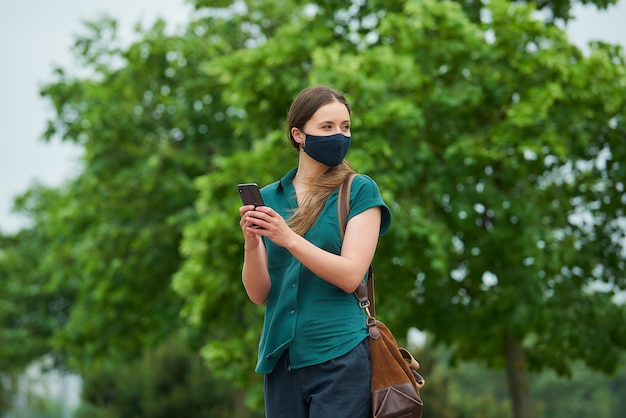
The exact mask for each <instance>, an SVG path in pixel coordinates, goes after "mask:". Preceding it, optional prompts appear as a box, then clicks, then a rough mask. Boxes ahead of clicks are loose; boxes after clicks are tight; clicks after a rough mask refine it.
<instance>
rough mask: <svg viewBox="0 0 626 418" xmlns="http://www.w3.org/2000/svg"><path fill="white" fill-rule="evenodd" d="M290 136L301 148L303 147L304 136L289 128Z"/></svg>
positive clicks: (298, 130)
mask: <svg viewBox="0 0 626 418" xmlns="http://www.w3.org/2000/svg"><path fill="white" fill-rule="evenodd" d="M291 136H292V137H293V139H294V141H296V142H297V143H298V144H300V146H301V147H304V140H305V139H306V135H305V134H304V132H302V131H301V130H300V129H298V128H295V127H294V128H291Z"/></svg>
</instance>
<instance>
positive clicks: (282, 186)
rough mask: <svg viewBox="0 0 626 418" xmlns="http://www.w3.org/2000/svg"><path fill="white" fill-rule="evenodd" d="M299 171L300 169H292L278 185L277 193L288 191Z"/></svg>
mask: <svg viewBox="0 0 626 418" xmlns="http://www.w3.org/2000/svg"><path fill="white" fill-rule="evenodd" d="M297 171H298V167H294V168H292V169H291V170H290V171H289V172H288V173H287V174H285V175H284V176H283V178H281V179H280V181H279V182H278V184H277V185H276V191H279V190H281V189H282V190H283V191H284V190H287V189H288V188H289V187H290V186H292V185H293V178H294V177H295V176H296V172H297Z"/></svg>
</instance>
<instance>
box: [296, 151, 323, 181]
mask: <svg viewBox="0 0 626 418" xmlns="http://www.w3.org/2000/svg"><path fill="white" fill-rule="evenodd" d="M327 170H328V166H326V165H324V164H321V163H318V162H317V161H315V160H314V159H313V158H311V157H309V156H308V155H307V154H306V153H305V152H304V151H300V158H299V162H298V171H297V172H296V175H295V177H294V179H293V183H294V185H296V186H300V185H303V186H304V185H306V183H307V181H308V180H309V179H314V178H317V177H319V176H321V175H322V174H324V173H325V172H326V171H327Z"/></svg>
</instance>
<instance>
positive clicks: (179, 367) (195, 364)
mask: <svg viewBox="0 0 626 418" xmlns="http://www.w3.org/2000/svg"><path fill="white" fill-rule="evenodd" d="M234 399H235V398H234V388H233V387H232V386H231V385H230V384H229V383H227V382H224V381H222V380H218V379H216V378H214V377H212V375H211V373H210V372H209V371H208V370H207V369H206V368H205V367H204V365H203V363H202V359H201V358H200V356H199V355H198V354H197V353H193V352H191V351H190V350H189V349H188V348H186V347H185V346H184V344H182V343H180V342H176V341H172V342H169V343H167V344H165V345H164V346H162V347H160V348H158V349H157V350H155V351H153V352H150V353H147V354H146V355H145V356H144V358H143V359H142V360H140V361H138V362H137V363H134V364H130V365H127V366H120V367H116V368H114V369H111V370H103V371H99V372H97V373H94V374H91V375H89V376H85V378H84V387H83V392H82V404H81V405H80V407H79V408H78V410H77V411H76V412H75V413H74V418H122V417H123V418H177V417H180V418H183V417H184V418H219V417H232V412H231V411H232V410H233V403H234Z"/></svg>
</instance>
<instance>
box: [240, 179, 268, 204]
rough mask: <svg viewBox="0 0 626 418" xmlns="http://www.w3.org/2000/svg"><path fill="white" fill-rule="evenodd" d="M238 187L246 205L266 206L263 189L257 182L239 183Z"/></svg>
mask: <svg viewBox="0 0 626 418" xmlns="http://www.w3.org/2000/svg"><path fill="white" fill-rule="evenodd" d="M237 189H238V190H239V196H240V197H241V201H242V202H243V204H244V205H254V207H257V206H265V203H264V202H263V198H262V197H261V191H260V190H259V186H258V185H257V184H256V183H242V184H238V185H237Z"/></svg>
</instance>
